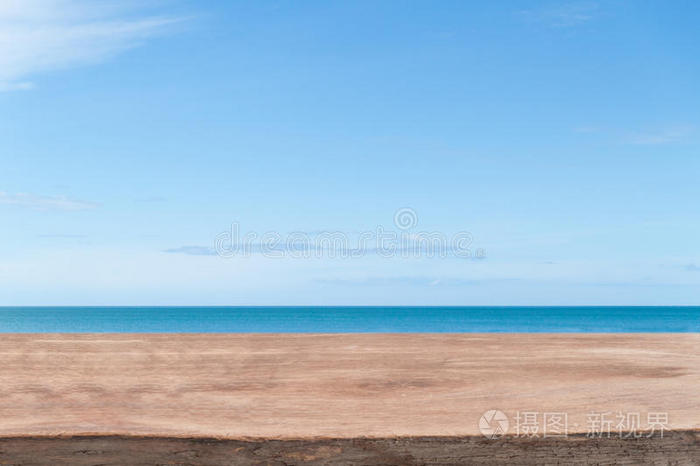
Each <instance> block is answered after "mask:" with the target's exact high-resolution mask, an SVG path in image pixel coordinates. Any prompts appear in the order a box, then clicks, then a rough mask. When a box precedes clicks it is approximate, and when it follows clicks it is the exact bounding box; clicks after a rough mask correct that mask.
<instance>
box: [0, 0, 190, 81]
mask: <svg viewBox="0 0 700 466" xmlns="http://www.w3.org/2000/svg"><path fill="white" fill-rule="evenodd" d="M148 3H150V2H141V3H137V2H135V1H133V0H115V1H112V2H94V1H88V0H3V1H2V2H0V92H2V91H16V90H28V89H32V88H33V87H34V84H33V82H32V81H31V79H32V77H33V76H35V75H37V74H38V73H41V72H45V71H48V70H54V69H61V68H67V67H70V66H76V65H84V64H89V63H95V62H99V61H101V60H104V59H106V58H108V57H110V56H113V55H115V54H117V53H119V52H122V51H124V50H127V49H130V48H133V47H136V46H138V45H140V44H142V43H143V41H144V40H146V39H147V38H149V37H152V36H154V35H156V34H160V33H163V32H164V31H166V30H168V29H169V26H171V25H172V24H173V23H175V22H178V21H179V19H178V18H172V17H162V16H152V15H145V14H143V13H142V12H143V6H144V5H145V4H148Z"/></svg>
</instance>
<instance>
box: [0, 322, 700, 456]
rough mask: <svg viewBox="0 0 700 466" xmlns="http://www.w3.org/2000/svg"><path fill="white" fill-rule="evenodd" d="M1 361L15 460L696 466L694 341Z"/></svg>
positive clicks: (189, 339) (396, 341) (136, 345)
mask: <svg viewBox="0 0 700 466" xmlns="http://www.w3.org/2000/svg"><path fill="white" fill-rule="evenodd" d="M0 358H1V359H0V393H1V394H2V396H1V397H0V413H2V417H1V419H0V460H1V461H0V462H5V463H8V462H9V463H13V462H14V463H19V464H32V458H33V457H34V458H39V457H41V455H58V456H59V458H58V459H55V458H54V460H55V461H53V462H54V464H83V463H81V462H80V461H83V460H84V461H85V464H95V463H100V462H101V463H105V464H120V463H119V458H121V460H122V461H126V460H125V458H127V456H128V455H129V454H133V455H136V456H134V457H132V459H131V460H130V462H131V464H138V463H137V462H135V461H136V458H139V457H143V458H146V456H147V455H156V456H158V457H159V458H161V459H162V458H169V459H168V461H170V462H173V464H256V462H263V463H264V462H265V461H267V462H271V464H283V463H284V464H304V463H309V464H329V463H334V462H335V463H337V464H342V463H347V462H352V461H351V460H350V459H349V458H355V460H356V461H358V462H361V463H362V462H364V463H366V464H412V463H411V462H414V463H415V464H450V463H455V462H459V463H465V462H467V463H468V462H469V461H471V460H468V458H472V459H474V461H476V459H478V458H479V457H480V456H479V455H483V458H482V459H483V461H477V462H478V463H482V464H483V463H488V462H489V461H491V462H494V463H498V462H499V458H500V460H501V461H505V459H506V458H511V459H512V458H516V457H518V456H517V455H523V456H522V461H520V463H523V464H527V461H530V460H533V461H534V460H535V459H539V461H536V462H542V461H545V460H547V461H549V460H551V461H556V460H558V459H559V460H562V461H563V459H562V458H568V459H569V461H571V462H576V461H580V464H586V461H590V460H591V458H596V456H595V455H602V456H598V457H600V458H603V459H605V458H608V459H610V458H618V459H621V461H622V460H624V459H625V458H627V460H625V461H630V464H639V463H644V462H654V461H661V460H663V459H664V458H672V459H674V461H676V463H677V464H697V462H698V461H700V446H699V437H700V434H699V431H700V334H697V333H687V334H663V333H658V334H322V335H320V334H319V335H317V334H4V335H3V338H2V340H1V341H0ZM494 410H498V411H499V412H502V413H503V414H504V415H505V416H506V417H507V419H508V429H507V431H506V432H505V435H504V436H500V435H496V436H495V437H496V438H493V439H491V438H487V437H485V436H484V435H483V428H482V427H483V425H482V426H480V424H479V423H480V420H481V418H482V416H483V415H484V414H485V413H487V412H489V411H494ZM525 413H530V414H529V416H530V417H529V418H526V417H525ZM532 413H535V415H534V416H533V414H532ZM605 413H609V414H608V415H609V419H610V420H611V424H610V426H609V427H610V428H609V430H610V432H607V433H606V432H603V430H604V429H601V432H599V433H600V435H596V433H597V432H596V426H595V425H594V424H595V420H596V419H599V418H598V417H596V416H599V415H603V416H605V415H606V414H605ZM547 414H549V416H550V417H549V420H550V421H551V419H552V416H553V415H555V416H558V418H557V419H558V420H559V421H560V422H559V423H558V427H557V429H558V430H557V432H554V430H553V427H554V426H548V425H547V420H546V419H545V416H546V415H547ZM620 414H622V418H623V420H624V421H626V422H624V423H622V424H620V422H619V421H618V420H617V419H618V416H619V415H620ZM650 415H651V416H652V417H650ZM630 419H632V421H629V420H630ZM635 419H638V420H639V422H638V424H635V422H634V420H635ZM524 420H529V421H531V422H529V423H527V424H526V423H525V422H524ZM535 421H536V422H535ZM649 421H652V422H649ZM618 424H620V425H619V428H618ZM652 425H653V426H655V427H656V432H655V434H656V435H654V433H651V435H648V434H650V432H649V427H650V426H652ZM524 427H528V432H527V433H528V434H529V435H527V436H526V435H522V434H523V428H524ZM547 427H550V431H549V434H550V435H549V436H547V435H545V434H546V433H547V432H546V428H547ZM516 428H517V429H518V430H519V431H518V430H516ZM533 431H534V432H533ZM592 431H593V433H592ZM555 434H558V435H555ZM606 434H607V435H606ZM207 442H209V443H207ZM91 445H92V446H91ZM147 445H150V447H149V446H147ZM263 445H264V448H263V447H262V446H263ZM139 451H141V452H142V455H141V456H139V454H138V452H139ZM81 452H83V453H81ZM85 452H87V453H85ZM130 452H131V453H130ZM176 452H185V453H182V454H180V455H179V456H178V455H175V453H176ZM187 452H189V453H187ZM251 452H253V453H251ZM431 452H432V453H431ZM489 452H492V453H490V454H489ZM494 452H495V453H494ZM528 452H529V453H528ZM22 455H24V456H22ZM32 455H34V456H32ZM110 455H111V456H110ZM115 455H116V456H115ZM119 455H127V456H122V457H120V456H119ZM144 455H145V456H144ZM173 455H175V456H173ZM206 455H214V456H216V455H219V456H218V458H219V459H216V458H214V456H212V457H211V458H209V459H208V460H207V459H206ZM285 455H287V456H285ZM289 455H291V456H289ZM348 455H349V456H348ZM353 455H355V456H353ZM362 455H365V456H362ZM372 455H374V456H372ZM392 455H393V456H392ZM441 455H442V456H441ZM445 455H447V456H445ZM450 455H452V456H450ZM499 455H500V456H499ZM503 455H505V456H503ZM528 455H529V456H528ZM591 455H593V456H591ZM611 455H618V456H611ZM61 458H63V459H61ZM285 458H286V459H285ZM373 458H374V459H373ZM440 458H442V460H440ZM460 458H461V460H460ZM528 458H530V459H528ZM375 460H376V461H375ZM37 461H38V460H37ZM61 461H67V462H66V463H61ZM111 461H112V462H111ZM144 461H145V460H144ZM232 461H233V462H232ZM275 461H277V463H275ZM440 461H442V463H440ZM601 461H602V460H601ZM35 464H41V462H40V461H39V462H37V463H35ZM144 464H146V463H144ZM151 464H152V463H151ZM531 464H534V463H531ZM664 464H665V463H664Z"/></svg>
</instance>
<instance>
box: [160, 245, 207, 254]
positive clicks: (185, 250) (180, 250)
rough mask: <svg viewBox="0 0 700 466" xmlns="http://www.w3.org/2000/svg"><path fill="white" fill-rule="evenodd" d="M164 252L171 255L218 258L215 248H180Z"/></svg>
mask: <svg viewBox="0 0 700 466" xmlns="http://www.w3.org/2000/svg"><path fill="white" fill-rule="evenodd" d="M163 252H167V253H170V254H186V255H188V256H216V255H217V253H216V251H215V250H214V248H208V247H206V246H180V247H179V248H172V249H166V250H164V251H163Z"/></svg>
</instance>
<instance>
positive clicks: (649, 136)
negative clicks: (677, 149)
mask: <svg viewBox="0 0 700 466" xmlns="http://www.w3.org/2000/svg"><path fill="white" fill-rule="evenodd" d="M692 132H693V128H692V127H691V126H675V127H669V128H664V129H661V130H654V131H645V132H637V133H633V134H632V135H630V136H629V137H628V138H627V142H628V143H630V144H639V145H656V144H671V143H675V142H681V141H683V140H685V139H687V138H688V137H689V136H690V135H691V133H692Z"/></svg>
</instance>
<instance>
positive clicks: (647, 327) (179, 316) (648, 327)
mask: <svg viewBox="0 0 700 466" xmlns="http://www.w3.org/2000/svg"><path fill="white" fill-rule="evenodd" d="M0 332H20V333H33V332H137V333H141V332H146V333H147V332H166V333H180V332H184V333H196V332H205V333H218V332H242V333H251V332H262V333H277V332H290V333H316V332H318V333H331V332H340V333H375V332H398V333H405V332H418V333H432V332H436V333H443V332H508V333H510V332H700V306H694V307H604V306H601V307H0Z"/></svg>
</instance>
